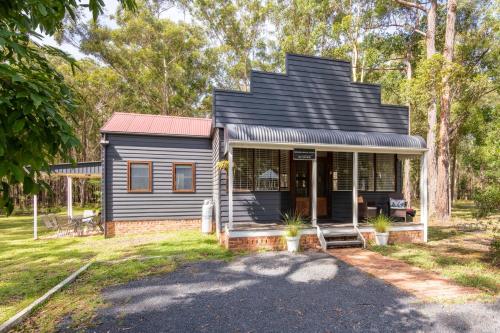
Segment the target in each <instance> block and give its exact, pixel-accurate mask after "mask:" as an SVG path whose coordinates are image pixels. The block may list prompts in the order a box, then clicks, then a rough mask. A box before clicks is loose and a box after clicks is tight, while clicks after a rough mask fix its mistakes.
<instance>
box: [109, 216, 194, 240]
mask: <svg viewBox="0 0 500 333" xmlns="http://www.w3.org/2000/svg"><path fill="white" fill-rule="evenodd" d="M197 229H198V230H200V231H201V220H200V219H193V220H161V221H110V222H106V227H105V234H104V235H105V237H106V238H109V237H115V236H124V235H130V234H141V233H149V232H164V231H176V230H197Z"/></svg>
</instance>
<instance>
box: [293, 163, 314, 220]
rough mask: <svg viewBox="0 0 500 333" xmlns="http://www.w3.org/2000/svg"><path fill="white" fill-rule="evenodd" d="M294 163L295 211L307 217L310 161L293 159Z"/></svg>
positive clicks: (309, 199)
mask: <svg viewBox="0 0 500 333" xmlns="http://www.w3.org/2000/svg"><path fill="white" fill-rule="evenodd" d="M294 164H295V183H294V185H295V186H294V194H295V195H294V196H295V211H296V212H297V213H298V214H300V215H302V216H303V217H307V216H309V215H310V214H311V196H310V193H311V189H310V179H311V174H310V164H311V162H310V161H294Z"/></svg>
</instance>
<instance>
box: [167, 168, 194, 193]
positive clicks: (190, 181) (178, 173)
mask: <svg viewBox="0 0 500 333" xmlns="http://www.w3.org/2000/svg"><path fill="white" fill-rule="evenodd" d="M172 172H173V175H172V179H173V182H172V191H174V192H189V193H191V192H195V188H196V165H195V164H194V163H186V162H174V163H172Z"/></svg>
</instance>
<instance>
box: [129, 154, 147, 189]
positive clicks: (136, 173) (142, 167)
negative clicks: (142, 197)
mask: <svg viewBox="0 0 500 333" xmlns="http://www.w3.org/2000/svg"><path fill="white" fill-rule="evenodd" d="M152 178H153V167H152V163H151V161H128V162H127V190H128V192H146V193H148V192H152V191H153V187H152V181H153V179H152Z"/></svg>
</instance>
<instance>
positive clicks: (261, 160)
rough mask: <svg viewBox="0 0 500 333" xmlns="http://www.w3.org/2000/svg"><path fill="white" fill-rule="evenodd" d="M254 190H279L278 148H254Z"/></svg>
mask: <svg viewBox="0 0 500 333" xmlns="http://www.w3.org/2000/svg"><path fill="white" fill-rule="evenodd" d="M254 158H255V190H256V191H279V185H280V181H279V179H280V171H279V165H280V160H279V158H280V156H279V150H271V149H255V151H254Z"/></svg>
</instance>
